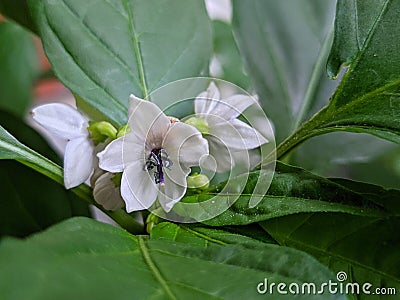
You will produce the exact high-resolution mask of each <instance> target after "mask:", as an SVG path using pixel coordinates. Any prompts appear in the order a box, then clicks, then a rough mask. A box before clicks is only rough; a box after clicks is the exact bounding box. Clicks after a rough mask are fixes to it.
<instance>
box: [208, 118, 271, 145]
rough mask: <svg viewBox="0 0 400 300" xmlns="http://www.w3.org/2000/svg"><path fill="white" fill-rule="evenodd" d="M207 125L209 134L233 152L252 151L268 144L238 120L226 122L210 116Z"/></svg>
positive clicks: (257, 133) (255, 131)
mask: <svg viewBox="0 0 400 300" xmlns="http://www.w3.org/2000/svg"><path fill="white" fill-rule="evenodd" d="M208 123H209V126H210V130H209V134H210V135H211V136H214V137H216V138H218V139H219V140H220V141H221V143H222V144H224V145H225V146H226V147H228V148H229V149H230V150H233V151H237V150H242V149H254V148H257V147H259V146H260V145H262V144H264V143H267V142H268V141H267V139H266V138H264V137H263V136H262V135H261V134H260V133H259V132H258V131H257V130H255V129H254V128H253V127H251V126H249V125H247V124H246V123H244V122H242V121H240V120H238V119H233V120H230V121H226V120H222V119H219V118H218V117H216V116H210V117H209V118H208Z"/></svg>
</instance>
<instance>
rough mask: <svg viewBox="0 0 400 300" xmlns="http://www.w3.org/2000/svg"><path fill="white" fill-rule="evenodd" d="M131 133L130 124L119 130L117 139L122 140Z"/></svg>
mask: <svg viewBox="0 0 400 300" xmlns="http://www.w3.org/2000/svg"><path fill="white" fill-rule="evenodd" d="M129 132H131V128H130V127H129V124H125V125H124V126H121V127H120V128H119V129H118V132H117V138H120V137H121V136H124V135H126V134H128V133H129Z"/></svg>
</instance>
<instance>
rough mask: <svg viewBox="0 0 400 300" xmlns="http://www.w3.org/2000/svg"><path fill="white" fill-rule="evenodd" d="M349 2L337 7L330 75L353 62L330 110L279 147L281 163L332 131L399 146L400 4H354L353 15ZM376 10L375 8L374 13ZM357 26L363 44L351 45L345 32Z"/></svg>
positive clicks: (305, 125)
mask: <svg viewBox="0 0 400 300" xmlns="http://www.w3.org/2000/svg"><path fill="white" fill-rule="evenodd" d="M344 2H348V1H341V2H339V5H338V8H337V9H338V10H337V17H338V19H337V21H336V29H335V30H336V37H335V38H336V40H335V43H334V47H333V48H332V52H331V60H330V62H331V67H330V69H329V70H330V72H333V71H334V70H336V69H337V66H338V64H339V63H338V61H341V60H342V62H346V61H347V62H348V61H350V60H351V63H350V67H349V69H348V71H347V72H346V74H345V75H344V77H343V79H342V81H341V83H340V85H339V87H338V89H337V90H336V92H335V94H334V95H333V97H332V100H331V102H330V104H329V106H328V107H327V108H325V109H323V110H322V111H321V112H320V113H318V114H317V115H316V116H315V117H314V118H313V119H311V120H310V121H309V122H308V123H306V124H304V126H303V127H301V128H300V129H299V130H298V131H297V132H296V133H294V134H293V135H292V136H291V137H289V138H288V139H287V140H286V141H285V142H284V143H283V144H282V145H280V146H279V147H278V150H277V151H278V154H277V157H278V158H282V157H283V156H284V155H286V154H287V153H288V152H290V151H291V150H292V149H294V148H295V147H296V146H298V145H299V144H300V143H302V142H303V141H305V140H307V139H309V138H311V137H313V136H316V135H320V134H324V133H328V132H332V131H349V132H366V133H369V134H372V135H375V136H377V137H380V138H383V139H387V140H389V141H392V142H396V143H400V92H399V91H400V75H399V72H398V70H399V68H400V52H399V51H398V49H399V48H400V19H399V16H398V12H399V11H400V2H399V1H392V0H388V1H385V2H384V4H383V5H379V3H381V2H382V1H380V2H379V3H378V5H376V2H375V1H355V3H356V6H355V7H354V8H353V9H351V10H350V9H347V6H346V5H345V4H343V3H344ZM342 4H343V5H342ZM372 6H375V8H374V9H372V10H370V8H371V7H372ZM360 12H362V18H361V21H360V24H358V25H357V26H356V24H354V22H355V21H354V20H356V19H357V16H358V14H359V13H360ZM364 19H365V20H367V21H365V20H364ZM363 20H364V21H363ZM368 20H369V21H368ZM371 20H372V21H371ZM368 25H369V26H368ZM354 26H355V27H356V28H355V31H356V32H359V34H358V35H359V40H358V42H357V45H353V46H349V45H348V43H347V42H346V41H347V40H348V38H349V37H348V36H347V35H348V33H344V32H347V28H349V27H354ZM343 28H344V29H346V30H343ZM353 40H354V37H353ZM356 47H357V49H358V50H357V53H356V55H355V56H354V54H353V53H354V51H355V50H356V49H355V48H356ZM339 48H340V49H343V50H341V51H339V50H338V49H339ZM338 51H339V52H338ZM346 51H347V52H346ZM346 53H347V54H346ZM353 56H354V59H352V58H353ZM338 57H339V58H340V59H339V58H338ZM332 61H334V62H332Z"/></svg>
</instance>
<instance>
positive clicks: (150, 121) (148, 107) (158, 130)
mask: <svg viewBox="0 0 400 300" xmlns="http://www.w3.org/2000/svg"><path fill="white" fill-rule="evenodd" d="M130 101H131V102H130V105H129V121H128V122H129V126H130V129H131V131H133V132H135V133H136V134H137V135H138V136H141V137H143V138H145V140H146V144H147V147H148V150H149V151H151V150H152V149H155V148H159V147H160V146H161V143H162V140H163V137H164V135H165V133H166V132H167V130H168V128H169V126H170V124H171V122H170V120H169V119H168V117H167V116H166V115H165V114H164V113H163V112H162V111H161V109H160V108H159V107H158V106H157V105H155V104H154V103H151V102H150V101H146V100H143V99H140V98H138V97H136V96H134V95H130Z"/></svg>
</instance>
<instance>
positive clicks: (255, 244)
mask: <svg viewBox="0 0 400 300" xmlns="http://www.w3.org/2000/svg"><path fill="white" fill-rule="evenodd" d="M241 227H243V226H241ZM246 227H248V228H245V229H244V230H242V231H241V233H242V234H239V233H237V232H235V230H234V229H232V228H229V227H228V228H223V229H217V228H212V227H205V226H201V225H198V224H196V225H190V224H173V223H168V222H162V223H160V224H158V225H156V226H155V227H154V228H153V229H152V230H151V235H150V236H151V239H158V240H164V241H171V242H178V243H185V244H192V245H196V246H199V247H203V248H207V247H208V246H209V245H223V246H225V245H241V246H243V247H245V248H250V249H257V248H262V247H264V246H265V243H274V240H273V239H268V238H265V232H262V231H257V233H258V236H257V238H256V237H251V236H245V235H244V232H246V231H247V230H248V232H246V233H250V234H252V233H253V232H254V230H255V229H254V228H250V226H246ZM259 230H260V229H259ZM260 239H262V240H260Z"/></svg>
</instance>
